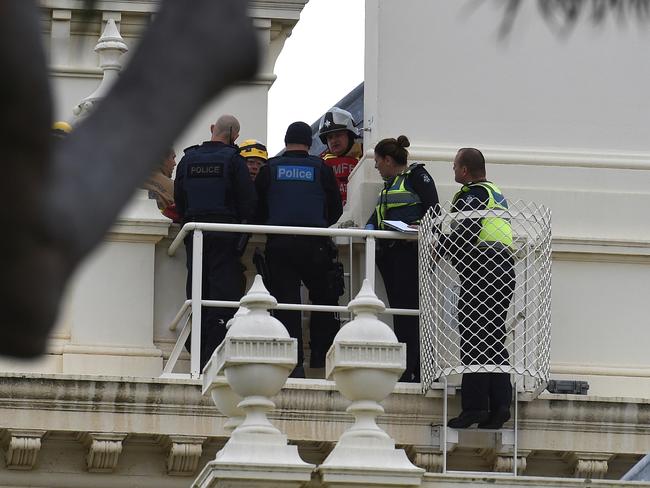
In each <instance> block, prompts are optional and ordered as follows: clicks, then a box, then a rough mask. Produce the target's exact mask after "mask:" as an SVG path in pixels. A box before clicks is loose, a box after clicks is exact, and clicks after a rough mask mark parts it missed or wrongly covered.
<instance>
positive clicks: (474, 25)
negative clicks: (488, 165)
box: [366, 0, 650, 152]
mask: <svg viewBox="0 0 650 488" xmlns="http://www.w3.org/2000/svg"><path fill="white" fill-rule="evenodd" d="M521 3H522V8H521V11H520V12H519V14H518V16H517V18H516V20H515V23H514V28H513V30H512V33H511V34H510V36H509V37H507V38H506V39H503V40H499V39H498V36H497V33H498V28H499V25H500V22H501V21H502V19H503V9H502V8H498V6H499V2H492V1H487V2H474V3H473V4H474V5H477V7H476V8H470V6H471V4H472V2H467V1H457V2H449V1H444V0H433V1H423V0H419V1H416V0H411V1H408V2H403V1H399V0H381V1H378V0H368V2H367V9H368V11H369V12H368V13H367V17H368V19H369V21H370V19H372V17H373V14H372V13H370V12H371V11H377V12H379V19H378V25H377V26H376V27H375V26H372V27H371V26H368V32H369V33H371V32H373V30H374V29H377V30H378V31H379V33H380V36H381V38H380V40H379V43H378V45H379V52H380V54H379V56H378V59H377V60H373V59H369V62H368V65H367V67H366V68H367V70H368V71H367V72H366V80H371V79H373V78H374V77H375V75H377V79H376V81H375V82H376V83H378V84H379V87H380V91H381V102H380V107H374V106H373V105H372V104H370V105H368V106H367V107H366V108H367V109H369V110H368V111H366V119H368V118H372V117H373V115H374V114H375V113H378V114H379V117H376V118H375V120H374V123H371V124H370V126H371V127H372V128H373V132H372V136H371V137H372V140H374V141H376V140H378V138H381V137H386V136H397V135H399V134H400V133H401V132H406V133H407V135H408V136H410V137H411V138H412V142H414V143H415V144H432V143H438V142H442V143H446V144H452V145H463V144H468V143H471V144H474V145H508V146H526V147H542V148H552V147H571V148H585V149H589V150H592V151H594V150H623V151H644V152H645V151H648V147H649V146H648V145H649V143H648V139H647V127H648V123H649V122H650V98H648V97H647V96H645V94H646V91H647V86H648V80H649V79H650V64H648V62H647V59H648V57H649V56H650V31H648V29H647V28H645V27H646V26H645V25H642V26H641V27H639V26H638V25H637V24H636V23H635V22H634V21H632V22H630V24H629V25H627V26H624V25H623V26H622V25H620V24H618V23H616V22H614V21H612V20H611V19H610V21H609V22H607V23H605V24H604V25H603V26H593V25H592V24H590V23H589V22H588V21H583V22H580V23H579V24H578V25H577V26H576V28H575V30H574V31H573V32H572V33H571V34H569V35H568V36H560V35H557V34H555V33H553V32H552V30H551V29H550V28H549V26H548V24H547V23H546V22H545V21H544V20H543V18H542V16H541V14H540V13H539V11H538V9H537V2H521ZM375 42H376V40H375V39H373V38H372V37H370V36H369V38H368V39H367V49H368V50H369V51H368V52H369V53H370V47H371V46H370V45H371V44H373V43H375ZM375 61H376V62H377V71H376V73H375V72H373V71H374V63H375Z"/></svg>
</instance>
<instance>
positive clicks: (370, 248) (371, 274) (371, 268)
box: [366, 236, 375, 291]
mask: <svg viewBox="0 0 650 488" xmlns="http://www.w3.org/2000/svg"><path fill="white" fill-rule="evenodd" d="M366 279H367V280H368V284H370V288H371V289H372V291H375V238H374V237H372V236H368V237H366Z"/></svg>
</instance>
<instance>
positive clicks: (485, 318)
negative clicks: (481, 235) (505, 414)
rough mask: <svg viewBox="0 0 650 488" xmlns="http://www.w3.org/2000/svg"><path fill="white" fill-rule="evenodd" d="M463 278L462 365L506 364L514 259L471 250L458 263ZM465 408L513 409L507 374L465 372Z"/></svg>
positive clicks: (505, 252) (506, 252)
mask: <svg viewBox="0 0 650 488" xmlns="http://www.w3.org/2000/svg"><path fill="white" fill-rule="evenodd" d="M457 269H458V273H459V276H460V285H461V289H460V297H459V301H458V322H459V325H460V351H461V361H462V363H463V364H464V365H472V364H474V365H487V364H493V365H507V364H509V362H508V359H509V358H508V356H509V355H508V350H507V349H506V346H505V341H506V327H505V322H506V317H507V315H508V307H509V306H510V301H511V300H512V294H513V292H514V288H515V270H514V260H513V258H512V255H511V254H510V251H509V250H507V249H495V248H486V249H478V248H473V249H471V250H469V251H468V252H467V253H466V254H465V255H464V256H463V257H462V259H461V260H460V262H458V263H457ZM461 394H462V399H461V403H462V408H463V410H465V411H466V410H489V411H497V410H501V409H509V408H510V404H511V400H512V385H511V383H510V375H509V374H508V373H465V374H464V375H463V382H462V387H461Z"/></svg>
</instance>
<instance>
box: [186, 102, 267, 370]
mask: <svg viewBox="0 0 650 488" xmlns="http://www.w3.org/2000/svg"><path fill="white" fill-rule="evenodd" d="M210 131H211V133H212V137H211V139H210V140H209V141H207V142H204V143H203V144H201V145H199V146H192V147H189V148H187V149H186V150H185V155H184V156H183V158H182V159H181V161H180V163H178V167H177V169H176V181H175V184H174V200H175V202H176V209H177V211H178V213H179V215H180V217H181V219H182V222H183V223H186V222H221V223H246V222H247V221H249V220H250V219H251V218H252V216H253V213H254V211H255V206H256V204H257V198H256V195H255V187H254V186H253V182H252V181H251V178H250V176H249V174H248V166H247V165H246V160H245V159H244V158H242V157H241V156H240V155H239V149H238V148H237V146H235V141H236V140H237V137H239V121H238V120H237V119H236V118H235V117H233V116H232V115H223V116H221V117H220V118H219V120H217V122H216V123H215V124H214V125H212V126H211V127H210ZM240 242H241V238H240V235H239V234H234V233H216V232H205V233H204V234H203V281H202V291H201V294H202V297H203V299H205V300H239V299H240V298H241V297H242V295H243V294H244V291H245V286H246V280H245V278H244V267H243V265H242V264H241V261H240V255H241V251H242V250H241V249H238V243H240ZM185 249H186V251H187V285H186V293H187V297H188V298H190V297H191V296H192V235H191V234H190V235H188V236H187V237H186V238H185ZM234 311H235V310H234V309H229V308H215V307H204V308H203V309H202V314H201V369H203V366H204V365H205V363H206V362H207V361H208V360H209V359H210V356H211V355H212V352H213V351H214V350H215V349H216V347H217V346H218V345H219V344H220V343H221V341H222V340H223V338H224V336H225V335H226V322H228V320H229V319H230V318H232V316H233V314H234ZM189 343H190V342H189V339H188V342H187V343H186V347H187V348H188V349H189Z"/></svg>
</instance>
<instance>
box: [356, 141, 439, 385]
mask: <svg viewBox="0 0 650 488" xmlns="http://www.w3.org/2000/svg"><path fill="white" fill-rule="evenodd" d="M409 145H410V143H409V140H408V138H407V137H406V136H399V137H398V138H397V139H393V138H389V139H383V140H381V141H379V143H377V145H376V146H375V168H377V170H378V171H379V174H380V175H381V177H382V178H383V180H384V182H385V183H384V188H383V189H382V191H381V192H380V194H379V199H378V201H377V206H376V207H375V212H374V213H373V214H372V216H371V217H370V220H369V221H368V224H367V225H366V227H367V228H371V229H384V228H385V227H384V221H385V220H401V221H402V222H405V223H407V224H414V225H417V224H419V222H420V219H421V218H422V217H423V216H424V214H425V213H426V212H427V211H428V210H429V209H430V208H431V207H434V208H436V207H437V205H438V191H437V190H436V184H435V182H434V181H433V178H432V177H431V175H430V174H429V173H428V172H427V170H426V169H425V168H424V165H423V164H418V163H413V164H411V165H408V151H407V150H406V148H407V147H409ZM377 266H378V267H379V272H380V273H381V276H382V278H383V280H384V285H385V286H386V294H387V295H388V302H389V303H390V306H391V307H395V308H411V309H414V308H418V306H419V288H418V247H417V242H416V241H405V240H387V239H380V240H379V242H378V246H377ZM393 328H394V330H395V335H396V336H397V339H398V340H399V341H400V342H404V343H406V371H404V374H403V375H402V378H401V379H400V381H405V382H416V383H417V382H419V381H420V334H419V322H418V317H414V316H404V315H396V316H394V318H393Z"/></svg>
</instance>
